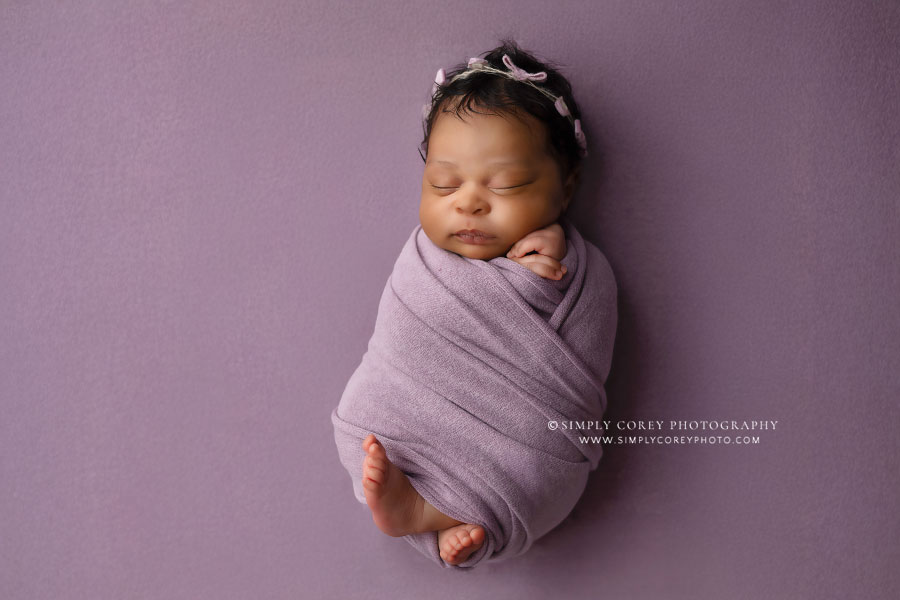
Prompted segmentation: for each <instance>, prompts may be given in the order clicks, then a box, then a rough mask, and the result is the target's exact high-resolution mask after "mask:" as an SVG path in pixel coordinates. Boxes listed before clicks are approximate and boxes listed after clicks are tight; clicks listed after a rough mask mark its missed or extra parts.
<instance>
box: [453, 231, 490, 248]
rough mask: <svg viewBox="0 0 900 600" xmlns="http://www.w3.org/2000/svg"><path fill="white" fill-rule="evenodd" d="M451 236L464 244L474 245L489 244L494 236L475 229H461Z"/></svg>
mask: <svg viewBox="0 0 900 600" xmlns="http://www.w3.org/2000/svg"><path fill="white" fill-rule="evenodd" d="M453 236H454V237H455V238H456V239H458V240H459V241H461V242H463V243H464V244H475V245H482V244H489V243H490V242H491V240H493V239H494V236H492V235H488V234H486V233H484V232H483V231H479V230H477V229H463V230H461V231H457V232H456V233H454V234H453Z"/></svg>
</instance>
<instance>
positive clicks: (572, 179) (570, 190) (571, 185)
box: [563, 165, 581, 210]
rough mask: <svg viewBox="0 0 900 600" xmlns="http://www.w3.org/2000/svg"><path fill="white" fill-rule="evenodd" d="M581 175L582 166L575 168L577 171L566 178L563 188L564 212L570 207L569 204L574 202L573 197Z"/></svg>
mask: <svg viewBox="0 0 900 600" xmlns="http://www.w3.org/2000/svg"><path fill="white" fill-rule="evenodd" d="M580 174H581V165H578V166H577V167H575V169H574V170H573V171H572V172H571V173H569V176H568V177H567V178H566V183H565V185H564V187H563V190H564V196H565V197H564V198H563V210H566V208H568V206H569V202H571V201H572V196H574V195H575V186H576V185H577V184H578V177H579V175H580Z"/></svg>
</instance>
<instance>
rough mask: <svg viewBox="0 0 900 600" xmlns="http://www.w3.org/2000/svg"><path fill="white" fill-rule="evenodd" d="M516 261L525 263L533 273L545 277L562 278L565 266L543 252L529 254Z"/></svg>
mask: <svg viewBox="0 0 900 600" xmlns="http://www.w3.org/2000/svg"><path fill="white" fill-rule="evenodd" d="M516 262H518V263H520V264H522V265H525V266H526V267H528V268H529V269H531V270H532V271H533V272H534V273H536V274H538V275H540V276H541V277H545V278H547V279H562V278H563V276H564V275H565V274H566V267H564V266H563V265H562V263H560V262H559V261H558V260H556V259H555V258H553V257H550V256H544V255H543V254H529V255H528V256H523V257H522V258H520V259H518V260H517V261H516Z"/></svg>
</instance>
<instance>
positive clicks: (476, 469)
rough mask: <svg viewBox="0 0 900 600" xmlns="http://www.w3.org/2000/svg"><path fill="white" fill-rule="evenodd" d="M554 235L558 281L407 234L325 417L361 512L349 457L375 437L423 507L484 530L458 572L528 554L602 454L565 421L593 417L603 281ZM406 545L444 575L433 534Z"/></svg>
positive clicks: (608, 322)
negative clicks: (360, 348) (360, 350)
mask: <svg viewBox="0 0 900 600" xmlns="http://www.w3.org/2000/svg"><path fill="white" fill-rule="evenodd" d="M560 224H561V225H562V226H563V228H564V230H565V233H566V243H567V245H568V251H567V253H566V256H565V258H564V259H563V260H562V264H563V265H564V266H566V267H567V272H566V275H565V276H564V277H563V278H562V279H560V280H551V279H545V278H543V277H540V276H538V275H536V274H535V273H534V272H532V271H530V270H529V269H527V268H525V267H524V266H522V265H521V264H518V263H516V262H514V261H512V260H509V259H507V258H505V257H496V258H493V259H490V260H487V261H485V260H479V259H473V258H469V257H465V256H460V255H458V254H455V253H453V252H450V251H448V250H446V249H444V248H441V247H439V246H437V245H435V244H434V243H433V242H432V241H431V240H430V239H429V237H428V236H427V235H425V232H424V231H423V229H422V227H421V226H417V227H416V228H415V230H414V231H413V232H412V234H411V235H410V237H409V239H408V240H407V242H406V244H405V245H404V247H403V249H402V251H401V253H400V256H399V258H398V259H397V261H396V263H395V265H394V269H393V271H392V273H391V275H390V277H389V279H388V282H387V284H386V286H385V288H384V292H383V294H382V296H381V301H380V304H379V310H378V316H377V319H376V324H375V332H374V334H373V336H372V338H371V339H370V341H369V345H368V350H367V352H366V354H365V355H364V357H363V360H362V362H361V364H360V365H359V367H358V368H357V370H356V371H355V372H354V374H353V375H352V377H351V378H350V381H349V382H348V384H347V386H346V388H345V390H344V393H343V395H342V397H341V401H340V404H339V405H338V407H337V408H336V409H335V410H334V411H333V413H332V421H333V424H334V428H335V440H336V443H337V447H338V450H339V454H340V458H341V462H342V464H343V465H344V466H345V468H346V469H347V471H348V472H349V473H350V475H351V477H352V479H353V485H354V490H355V493H356V496H357V498H358V499H359V500H360V501H361V502H365V501H366V498H365V492H364V490H363V488H362V484H361V481H362V460H363V458H364V456H365V452H364V451H363V449H362V446H361V444H362V441H363V439H364V438H365V437H366V436H367V435H368V434H369V433H374V434H375V435H376V437H377V439H378V440H379V442H380V443H381V444H382V445H383V446H384V448H385V450H386V451H387V454H388V456H389V457H390V460H391V461H392V462H393V463H394V464H395V465H396V466H397V467H398V468H399V469H400V470H401V471H403V472H404V473H406V475H407V476H408V478H409V481H410V483H411V484H412V486H413V487H414V488H415V489H416V491H417V492H418V493H419V494H421V496H422V497H423V498H425V500H427V501H428V502H429V503H431V504H432V505H433V506H434V507H436V508H437V509H438V510H440V511H441V512H442V513H444V514H446V515H449V516H450V517H452V518H454V519H457V520H459V521H461V522H464V523H477V524H479V525H481V526H483V527H484V529H485V532H486V536H485V541H484V543H483V544H482V545H481V547H480V548H479V549H478V550H476V551H475V552H473V553H472V554H471V556H469V557H468V559H467V560H465V561H464V562H462V563H460V564H459V565H457V566H459V567H471V566H474V565H476V564H479V563H480V562H482V561H485V560H494V561H496V560H501V559H504V558H509V557H511V556H516V555H518V554H521V553H522V552H524V551H526V550H527V549H528V548H529V547H530V545H531V544H532V543H533V542H534V541H535V540H536V539H538V538H539V537H541V536H542V535H544V534H545V533H547V532H548V531H550V530H551V529H552V528H553V527H555V526H556V525H557V524H558V523H559V522H561V521H562V520H563V519H564V518H565V517H566V515H568V514H569V512H570V511H571V509H572V507H573V506H574V505H575V503H576V502H577V500H578V498H579V497H580V495H581V494H582V492H583V490H584V486H585V483H586V481H587V476H588V474H589V472H590V471H591V470H593V469H594V468H596V466H597V464H598V461H599V459H600V456H601V447H600V446H599V445H597V444H590V443H582V442H581V441H580V440H579V436H581V435H591V434H594V435H596V433H597V430H596V425H594V427H593V429H590V430H587V428H590V427H591V426H590V425H585V424H584V423H582V424H580V425H581V427H582V428H585V431H579V430H578V429H577V428H572V427H570V426H569V424H568V422H569V421H581V422H584V421H599V420H601V418H602V416H603V412H604V410H605V406H606V396H605V393H604V389H603V384H604V382H605V380H606V377H607V374H608V370H609V366H610V361H611V357H612V345H613V342H614V338H615V329H616V318H617V314H616V284H615V280H614V278H613V274H612V270H611V268H610V266H609V264H608V262H607V261H606V259H605V257H604V256H603V255H602V253H601V252H600V251H599V250H598V249H597V248H596V247H595V246H593V245H592V244H591V243H590V242H587V241H585V240H584V239H583V238H582V237H581V235H580V234H579V232H578V231H577V230H576V229H575V228H574V226H573V225H572V224H571V223H570V222H569V221H568V220H567V219H566V218H564V217H563V218H561V219H560ZM553 422H555V423H557V424H558V425H559V426H558V427H557V428H553V426H552V424H551V423H553ZM404 538H405V539H407V540H408V541H409V542H410V543H411V544H413V545H414V546H415V547H416V548H418V549H419V550H420V551H421V552H423V553H424V554H426V555H427V556H429V557H430V558H432V559H433V560H435V562H437V563H439V564H442V565H445V566H449V565H447V563H446V562H445V561H443V560H442V558H441V557H440V555H439V551H438V546H437V533H436V532H434V531H428V532H424V533H415V534H410V535H406V536H404Z"/></svg>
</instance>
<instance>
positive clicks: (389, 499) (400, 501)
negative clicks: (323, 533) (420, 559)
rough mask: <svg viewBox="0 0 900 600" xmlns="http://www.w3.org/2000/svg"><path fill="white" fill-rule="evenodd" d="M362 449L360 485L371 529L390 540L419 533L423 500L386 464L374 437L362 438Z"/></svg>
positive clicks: (389, 463) (398, 473)
mask: <svg viewBox="0 0 900 600" xmlns="http://www.w3.org/2000/svg"><path fill="white" fill-rule="evenodd" d="M362 447H363V450H365V451H366V457H365V458H364V459H363V477H362V483H363V489H364V492H365V494H366V503H367V504H368V505H369V508H370V509H371V510H372V520H373V521H375V525H377V526H378V529H380V530H381V531H383V532H384V533H386V534H388V535H390V536H393V537H399V536H403V535H407V534H410V533H417V532H419V531H421V530H422V529H421V525H422V515H423V511H424V504H425V499H424V498H422V496H421V495H420V494H419V492H417V491H416V488H414V487H413V486H412V484H411V483H410V482H409V478H408V477H407V476H406V474H405V473H404V472H403V471H401V470H400V469H398V468H397V467H396V465H394V463H392V462H391V461H390V460H388V457H387V454H386V453H385V451H384V448H383V447H382V445H381V444H380V443H378V440H377V439H376V438H375V435H374V434H371V433H370V434H369V435H367V436H366V439H364V440H363V443H362Z"/></svg>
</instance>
